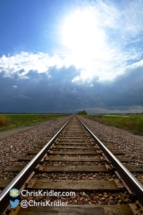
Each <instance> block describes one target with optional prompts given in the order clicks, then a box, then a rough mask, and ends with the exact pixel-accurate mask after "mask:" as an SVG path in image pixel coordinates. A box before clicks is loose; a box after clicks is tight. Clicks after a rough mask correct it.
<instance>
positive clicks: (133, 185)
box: [77, 117, 143, 206]
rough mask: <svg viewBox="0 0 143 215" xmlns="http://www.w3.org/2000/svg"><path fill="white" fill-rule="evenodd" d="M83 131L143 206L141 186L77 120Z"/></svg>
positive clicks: (142, 187) (142, 188)
mask: <svg viewBox="0 0 143 215" xmlns="http://www.w3.org/2000/svg"><path fill="white" fill-rule="evenodd" d="M77 118H78V117H77ZM78 120H79V121H80V122H81V123H82V125H83V126H84V127H85V129H86V130H87V131H88V132H89V133H90V135H91V136H92V137H93V138H94V140H96V143H97V144H98V146H99V147H100V149H101V150H102V151H103V153H104V154H105V156H106V157H107V158H108V159H109V161H110V162H111V163H112V165H113V166H114V167H115V168H116V170H117V172H118V173H119V175H120V176H121V178H122V179H123V181H124V182H125V184H126V185H127V186H128V187H129V189H130V190H131V191H132V192H133V193H134V194H135V195H136V196H137V198H138V200H139V202H140V203H141V205H142V206H143V185H142V184H141V183H140V182H139V181H138V180H137V179H136V178H135V177H134V176H133V174H132V173H131V172H130V171H129V170H128V169H127V168H126V167H125V166H124V165H123V164H122V163H121V162H120V161H119V160H118V159H117V158H116V157H115V156H114V155H113V154H112V153H111V151H110V150H109V149H108V148H107V147H106V146H105V145H104V144H103V143H102V142H101V141H100V140H99V139H98V138H97V137H96V136H95V135H94V134H93V132H92V131H91V130H90V129H89V128H88V127H87V126H86V125H85V124H84V123H83V122H82V121H81V120H80V119H79V118H78Z"/></svg>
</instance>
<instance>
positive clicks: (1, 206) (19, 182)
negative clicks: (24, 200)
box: [0, 117, 72, 214]
mask: <svg viewBox="0 0 143 215" xmlns="http://www.w3.org/2000/svg"><path fill="white" fill-rule="evenodd" d="M71 119H72V117H70V119H69V120H68V121H67V122H66V123H65V124H64V125H63V126H62V128H61V129H60V130H59V131H58V132H57V133H56V134H55V135H54V136H53V137H52V138H51V139H50V141H49V142H48V143H47V144H46V145H45V146H44V147H43V148H42V149H41V150H40V151H39V152H38V154H37V155H36V156H35V157H34V158H33V159H32V160H31V161H30V162H29V163H28V164H27V165H26V166H25V167H24V168H23V169H22V171H21V172H19V173H18V175H17V176H16V177H15V178H14V179H13V180H12V181H11V182H10V183H9V184H8V185H7V187H5V188H4V189H3V191H2V192H1V193H0V214H1V213H3V212H4V211H5V210H6V208H7V206H8V205H9V200H10V196H9V191H10V190H11V188H17V189H18V190H20V189H21V187H22V186H23V184H24V183H25V182H26V180H27V179H28V177H29V176H30V174H31V173H32V171H34V168H35V167H36V166H37V164H38V163H39V162H40V160H41V159H42V158H43V156H44V155H45V154H46V152H47V150H48V149H49V147H50V146H51V144H52V143H53V142H54V141H55V139H56V138H57V137H58V135H59V134H60V133H61V132H62V130H63V129H64V128H65V127H66V125H67V124H68V123H69V122H70V120H71Z"/></svg>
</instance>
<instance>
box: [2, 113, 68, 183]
mask: <svg viewBox="0 0 143 215" xmlns="http://www.w3.org/2000/svg"><path fill="white" fill-rule="evenodd" d="M69 118H70V116H67V117H63V118H59V119H55V120H50V121H47V122H44V123H40V124H38V125H35V126H31V128H28V129H26V128H25V129H26V130H25V131H23V132H22V129H17V132H18V133H17V134H16V131H15V132H14V133H15V134H13V135H12V134H11V133H12V131H10V132H9V131H7V133H8V132H9V135H10V136H9V137H5V138H4V139H1V140H0V178H5V179H6V178H7V176H8V174H9V173H2V171H3V170H4V169H5V168H6V167H7V166H14V165H18V162H17V159H18V158H20V157H22V156H25V155H26V154H27V153H28V152H29V151H31V150H33V148H34V144H35V143H42V142H43V143H46V141H47V142H48V139H49V138H50V137H52V136H53V135H54V134H56V132H57V131H58V130H59V129H60V128H61V127H62V126H63V125H64V124H65V123H66V121H67V120H68V119H69ZM0 136H2V133H0ZM21 165H22V164H21Z"/></svg>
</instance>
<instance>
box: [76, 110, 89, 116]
mask: <svg viewBox="0 0 143 215" xmlns="http://www.w3.org/2000/svg"><path fill="white" fill-rule="evenodd" d="M77 114H79V115H87V112H86V111H85V110H82V111H78V112H77Z"/></svg>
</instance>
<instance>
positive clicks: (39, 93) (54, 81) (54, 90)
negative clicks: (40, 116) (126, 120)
mask: <svg viewBox="0 0 143 215" xmlns="http://www.w3.org/2000/svg"><path fill="white" fill-rule="evenodd" d="M78 74H79V71H77V70H76V69H75V67H69V68H68V69H67V68H65V67H63V68H61V69H57V68H56V67H52V68H50V70H49V71H48V73H37V72H36V71H29V73H28V74H27V75H26V76H27V78H23V79H21V78H19V76H18V75H14V76H13V77H4V73H3V74H2V73H1V74H0V112H76V111H78V110H80V109H87V110H90V111H89V112H94V110H95V109H96V108H98V109H108V110H114V109H118V110H125V109H130V108H131V107H132V106H143V68H142V67H141V66H138V67H137V68H130V69H128V68H127V69H126V72H125V73H124V74H123V75H120V76H118V77H117V78H116V79H115V80H114V81H112V82H98V80H96V79H94V80H92V82H91V83H88V82H85V83H77V82H72V79H74V78H75V77H76V76H77V75H78ZM14 86H15V87H14Z"/></svg>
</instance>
